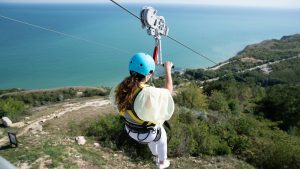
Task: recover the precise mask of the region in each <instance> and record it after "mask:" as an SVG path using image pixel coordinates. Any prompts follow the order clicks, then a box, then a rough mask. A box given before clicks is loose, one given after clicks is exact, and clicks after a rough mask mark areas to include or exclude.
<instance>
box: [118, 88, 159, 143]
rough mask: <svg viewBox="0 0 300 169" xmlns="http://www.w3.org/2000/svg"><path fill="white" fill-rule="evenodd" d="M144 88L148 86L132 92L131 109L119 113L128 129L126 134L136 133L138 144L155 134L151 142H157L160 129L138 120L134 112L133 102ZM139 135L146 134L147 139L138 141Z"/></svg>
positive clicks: (148, 122)
mask: <svg viewBox="0 0 300 169" xmlns="http://www.w3.org/2000/svg"><path fill="white" fill-rule="evenodd" d="M144 87H148V85H139V86H138V88H137V89H136V90H135V91H133V100H132V105H131V109H129V110H125V111H120V112H119V115H120V116H122V117H123V118H124V120H125V125H126V127H127V128H128V129H129V130H128V133H127V134H129V133H130V132H132V133H137V139H138V140H137V141H138V142H140V143H147V142H144V141H145V140H146V139H147V138H148V136H149V135H150V134H151V133H153V134H155V133H156V137H155V139H154V140H153V141H155V142H156V141H158V140H159V139H160V137H161V131H160V128H157V129H155V128H154V126H155V124H154V123H152V122H150V121H144V120H142V119H140V118H139V117H138V116H137V114H136V112H135V111H134V101H135V99H136V97H137V96H138V94H139V93H140V92H141V91H142V90H143V88H144ZM140 134H148V135H147V137H145V138H142V139H140V138H139V136H140Z"/></svg>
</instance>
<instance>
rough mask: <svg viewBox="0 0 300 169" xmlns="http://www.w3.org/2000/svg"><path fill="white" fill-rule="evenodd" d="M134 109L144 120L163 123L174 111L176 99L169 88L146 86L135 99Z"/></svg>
mask: <svg viewBox="0 0 300 169" xmlns="http://www.w3.org/2000/svg"><path fill="white" fill-rule="evenodd" d="M134 110H135V112H136V114H137V115H138V117H139V118H140V119H142V120H144V121H150V122H153V123H155V124H163V123H164V121H166V120H169V119H170V118H171V116H172V115H173V112H174V101H173V98H172V96H171V93H170V92H169V90H167V89H164V88H155V87H145V88H143V90H142V91H141V92H140V93H139V94H138V95H137V97H136V99H135V101H134Z"/></svg>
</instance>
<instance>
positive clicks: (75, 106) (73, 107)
mask: <svg viewBox="0 0 300 169" xmlns="http://www.w3.org/2000/svg"><path fill="white" fill-rule="evenodd" d="M108 104H110V101H109V100H103V99H93V100H88V101H85V102H83V103H65V104H63V105H62V107H63V108H61V109H58V110H56V111H54V112H53V113H51V114H48V115H44V116H42V117H39V118H37V119H34V120H32V121H27V122H26V124H25V123H24V122H20V123H17V124H15V125H13V126H18V124H20V126H21V129H20V130H19V131H18V134H17V137H20V136H22V135H24V134H25V133H27V132H28V131H29V130H31V129H32V128H34V126H36V125H39V124H40V123H45V122H47V121H49V120H53V119H58V118H60V117H61V116H63V115H65V114H67V113H71V112H75V111H77V110H80V109H84V108H87V107H95V108H100V107H103V106H105V105H108ZM23 125H24V126H23ZM8 142H9V140H8V138H7V137H4V138H2V139H0V146H2V145H4V144H7V143H8Z"/></svg>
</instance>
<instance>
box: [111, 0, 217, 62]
mask: <svg viewBox="0 0 300 169" xmlns="http://www.w3.org/2000/svg"><path fill="white" fill-rule="evenodd" d="M110 1H111V2H112V3H114V4H116V5H117V6H119V7H120V8H122V9H123V10H125V11H126V12H128V13H129V14H130V15H132V16H134V17H135V18H137V19H138V20H140V21H141V18H140V17H139V16H137V15H135V14H134V13H132V12H131V11H130V10H128V9H127V8H125V7H123V6H122V5H120V4H119V3H117V2H116V1H114V0H110ZM167 37H168V38H169V39H171V40H173V41H174V42H176V43H178V44H179V45H181V46H183V47H185V48H187V49H189V50H190V51H192V52H194V53H196V54H197V55H199V56H201V57H203V58H205V59H207V60H208V61H210V62H212V63H214V64H218V63H217V62H215V61H213V60H211V59H209V58H208V57H207V56H205V55H203V54H201V53H200V52H197V51H196V50H194V49H192V48H191V47H189V46H187V45H185V44H183V43H182V42H180V41H178V40H176V39H175V38H173V37H171V36H169V35H167Z"/></svg>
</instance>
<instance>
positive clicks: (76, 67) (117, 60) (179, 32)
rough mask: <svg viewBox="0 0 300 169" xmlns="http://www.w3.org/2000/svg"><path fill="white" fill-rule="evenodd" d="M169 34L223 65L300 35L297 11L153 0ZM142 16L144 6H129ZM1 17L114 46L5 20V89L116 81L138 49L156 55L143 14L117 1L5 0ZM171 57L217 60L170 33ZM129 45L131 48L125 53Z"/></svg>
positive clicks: (1, 63)
mask: <svg viewBox="0 0 300 169" xmlns="http://www.w3.org/2000/svg"><path fill="white" fill-rule="evenodd" d="M153 6H154V7H155V8H156V9H157V10H158V15H162V16H164V17H165V19H166V22H167V25H168V26H169V27H170V33H169V35H170V36H172V37H175V38H176V39H178V40H179V41H181V42H183V43H185V44H186V45H188V46H190V47H191V48H193V49H195V50H196V51H198V52H201V53H203V54H204V55H205V56H207V57H209V58H210V59H212V60H214V61H215V62H217V63H220V62H224V61H226V60H228V59H229V58H231V57H233V56H235V55H236V53H238V52H239V51H241V50H243V49H244V48H245V47H246V46H247V45H250V44H253V43H259V42H261V41H263V40H268V39H280V38H281V37H282V36H286V35H293V34H296V33H300V31H299V30H300V23H299V22H297V20H299V19H298V18H299V17H300V11H299V10H296V9H274V8H269V9H265V8H246V9H245V8H244V7H241V8H239V7H224V6H223V7H221V6H202V5H197V6H188V5H187V6H186V8H184V9H183V8H181V6H176V5H171V7H170V6H169V5H165V4H159V5H153ZM127 7H128V8H129V9H130V10H132V11H133V12H134V13H136V14H138V12H139V10H140V9H141V7H142V6H141V5H140V4H129V5H128V6H127ZM0 15H4V16H7V17H11V18H14V19H18V20H21V21H24V22H27V23H31V24H35V25H39V26H42V27H45V28H49V29H53V30H56V31H60V32H64V33H67V34H70V35H76V36H78V37H82V38H84V39H88V40H91V41H94V42H98V43H103V44H105V45H108V46H113V47H116V48H118V49H120V51H117V50H113V49H112V48H105V47H99V45H98V46H97V45H93V44H90V43H85V42H83V41H80V40H74V39H71V38H67V37H64V36H61V35H57V34H55V33H53V32H47V31H45V30H39V29H36V28H33V27H30V26H28V25H24V24H20V23H16V22H12V21H9V20H5V19H3V18H1V19H0V21H1V22H0V34H1V37H0V77H1V79H0V88H1V89H5V88H25V89H46V88H58V87H64V86H113V85H115V84H116V83H118V82H119V81H120V80H122V79H123V78H124V77H125V76H127V75H128V71H127V61H128V60H129V58H130V57H131V55H132V54H134V53H135V52H146V53H149V54H152V50H153V47H154V40H153V39H152V37H150V36H148V35H147V34H146V31H145V30H143V29H142V28H141V25H140V23H139V22H138V20H136V19H135V18H133V17H132V16H130V15H129V14H127V13H125V12H124V11H122V10H121V9H120V8H119V7H117V6H114V5H111V4H97V5H94V4H85V5H82V4H80V5H79V4H72V5H66V4H63V5H62V4H51V5H49V4H26V5H22V4H7V3H5V4H3V3H2V4H1V3H0ZM162 45H163V55H164V60H165V61H166V60H172V61H173V62H174V63H175V65H176V66H177V67H180V68H207V67H212V66H213V65H214V64H213V63H211V62H209V61H208V60H206V59H204V58H201V57H200V56H197V55H195V54H194V53H192V52H190V51H188V50H187V49H185V48H183V47H181V46H179V45H177V44H176V43H174V42H172V41H170V40H169V39H167V38H163V39H162ZM121 50H124V51H126V52H123V53H122V52H121Z"/></svg>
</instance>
